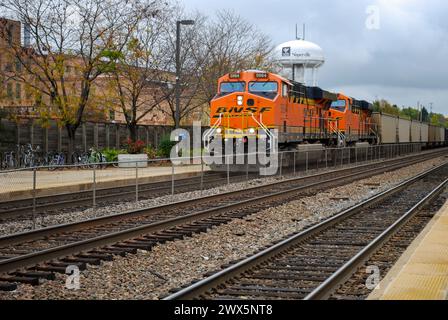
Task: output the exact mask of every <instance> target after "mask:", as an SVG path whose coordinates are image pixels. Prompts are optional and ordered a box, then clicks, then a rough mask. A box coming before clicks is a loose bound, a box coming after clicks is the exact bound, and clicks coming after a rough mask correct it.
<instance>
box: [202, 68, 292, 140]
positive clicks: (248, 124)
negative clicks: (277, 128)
mask: <svg viewBox="0 0 448 320" xmlns="http://www.w3.org/2000/svg"><path fill="white" fill-rule="evenodd" d="M284 86H285V83H284V82H283V81H282V79H281V78H280V77H278V76H275V75H271V74H270V73H267V72H262V71H255V70H254V71H245V72H239V73H230V74H228V75H225V76H224V77H222V78H220V79H219V82H218V93H217V94H216V96H215V97H214V98H213V99H212V101H211V103H210V119H211V121H210V126H211V128H212V130H214V132H215V135H220V136H221V137H222V138H223V139H224V140H229V139H234V141H236V142H244V143H246V142H247V141H248V139H250V138H254V139H260V138H261V139H269V135H270V132H269V131H270V129H272V128H273V124H274V122H275V104H276V103H278V101H279V99H285V100H287V97H284V98H283V95H282V91H283V92H284V91H285V89H284ZM286 92H287V88H286Z"/></svg>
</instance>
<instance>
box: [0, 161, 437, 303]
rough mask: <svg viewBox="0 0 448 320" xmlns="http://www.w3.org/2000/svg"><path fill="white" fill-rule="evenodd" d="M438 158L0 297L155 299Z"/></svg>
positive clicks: (386, 185) (358, 199)
mask: <svg viewBox="0 0 448 320" xmlns="http://www.w3.org/2000/svg"><path fill="white" fill-rule="evenodd" d="M444 160H446V159H444V158H436V159H432V160H429V161H425V162H422V163H419V164H416V165H413V166H411V167H407V168H403V169H400V170H397V171H393V172H388V173H386V174H381V175H378V176H375V177H372V178H369V179H363V180H360V181H357V182H354V183H351V184H348V185H346V186H342V187H338V188H334V189H329V190H327V191H326V192H323V193H320V194H317V195H315V196H312V197H307V198H303V199H300V200H297V201H292V202H289V203H286V204H284V205H282V206H279V207H273V208H267V209H265V210H263V211H261V212H258V213H255V214H252V215H250V216H248V217H246V218H244V219H237V220H233V221H232V222H230V223H228V224H226V225H222V226H219V227H215V228H213V229H212V230H209V232H207V233H203V234H197V235H194V236H193V237H190V238H186V239H184V240H177V241H174V242H168V243H165V244H163V245H157V246H156V247H154V248H153V250H152V251H151V252H146V251H139V252H138V254H136V255H128V256H126V257H116V258H115V260H114V261H112V262H103V263H102V265H101V266H89V267H88V269H87V270H86V271H84V272H82V273H81V278H80V289H79V290H69V289H66V288H65V280H66V276H65V275H57V280H56V281H49V282H45V283H43V284H42V285H40V286H37V287H31V286H28V285H20V286H19V288H18V290H16V291H15V292H9V293H8V292H0V299H158V298H160V297H163V296H165V295H167V294H168V292H169V290H170V289H172V288H177V287H180V286H182V285H185V284H189V283H190V282H191V281H192V280H194V279H198V278H201V277H202V276H203V275H204V274H205V273H207V272H210V271H215V270H217V269H219V268H220V266H221V265H223V264H226V263H229V262H230V261H234V260H238V259H241V258H243V257H245V256H247V255H250V254H253V253H254V252H256V251H258V250H260V249H261V248H262V247H264V246H266V245H269V244H271V243H272V242H274V241H278V240H280V239H283V238H285V237H286V236H287V235H289V234H291V233H296V232H299V231H301V230H303V229H304V228H306V227H307V226H309V225H312V224H315V223H317V222H319V221H321V220H322V219H325V218H327V217H329V216H332V215H334V214H336V213H338V212H340V211H342V210H344V209H346V208H348V207H350V206H352V205H354V204H356V203H359V202H360V201H362V200H365V199H367V198H369V197H371V196H373V195H374V194H377V193H379V192H381V191H384V190H386V189H388V188H390V187H392V186H394V185H397V184H398V183H400V182H402V181H403V180H404V179H407V178H409V177H411V176H414V175H416V174H417V173H419V172H422V171H424V170H427V169H429V168H431V167H433V166H435V165H437V164H440V163H442V162H443V161H444ZM244 186H246V185H245V184H244ZM170 199H171V197H170Z"/></svg>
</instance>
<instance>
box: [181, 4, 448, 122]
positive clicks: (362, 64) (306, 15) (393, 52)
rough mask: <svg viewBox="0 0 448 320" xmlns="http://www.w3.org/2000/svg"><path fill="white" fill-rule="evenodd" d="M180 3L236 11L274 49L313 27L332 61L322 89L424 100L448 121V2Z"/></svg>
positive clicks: (406, 101)
mask: <svg viewBox="0 0 448 320" xmlns="http://www.w3.org/2000/svg"><path fill="white" fill-rule="evenodd" d="M181 2H182V3H183V4H184V6H185V7H186V9H188V10H198V11H200V12H203V13H205V14H207V15H213V14H214V12H215V11H216V10H219V9H233V10H234V11H235V12H236V13H238V14H239V15H241V16H242V17H244V18H245V19H247V20H249V21H250V22H252V23H253V24H255V25H257V26H258V28H259V29H260V30H262V31H263V32H265V33H266V34H268V35H269V36H270V37H271V38H272V40H273V41H274V44H275V45H277V44H280V43H282V42H285V41H289V40H293V39H294V37H295V24H296V23H299V24H300V25H301V24H302V23H306V25H307V31H306V40H309V41H313V42H315V43H317V44H318V45H320V46H321V47H322V48H323V50H324V54H325V56H326V63H325V65H324V66H323V67H322V68H321V70H320V73H319V86H320V87H322V88H325V89H330V90H333V91H338V92H344V93H346V94H348V95H351V96H354V97H356V98H358V99H367V100H374V99H376V98H384V99H387V100H389V101H390V102H392V103H395V104H397V105H399V106H402V105H406V106H416V105H417V101H420V103H421V104H423V105H425V106H427V107H428V109H429V105H430V103H431V102H433V103H434V105H433V106H434V107H433V110H434V111H435V112H440V113H444V114H445V115H448V18H447V14H448V1H446V0H426V1H424V0H313V1H311V0H307V1H304V0H282V1H275V0H220V1H215V0H181ZM369 6H375V8H377V9H378V10H379V11H376V12H379V18H380V19H379V25H378V23H377V20H376V19H375V16H376V15H375V14H369V13H367V11H368V8H369ZM375 10H376V9H375ZM369 12H372V11H369ZM372 17H373V18H372ZM372 19H373V20H372ZM366 21H367V22H369V23H368V25H369V26H370V28H368V27H367V26H366ZM372 27H373V28H372ZM377 27H379V28H377Z"/></svg>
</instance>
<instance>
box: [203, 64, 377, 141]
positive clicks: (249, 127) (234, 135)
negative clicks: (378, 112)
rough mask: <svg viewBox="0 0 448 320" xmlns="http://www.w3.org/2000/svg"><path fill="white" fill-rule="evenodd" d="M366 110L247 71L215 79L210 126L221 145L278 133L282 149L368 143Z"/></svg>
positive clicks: (351, 102) (361, 105)
mask: <svg viewBox="0 0 448 320" xmlns="http://www.w3.org/2000/svg"><path fill="white" fill-rule="evenodd" d="M370 114H371V110H369V104H368V103H367V102H364V101H357V100H354V99H351V98H348V97H345V96H343V95H341V94H339V95H336V94H333V93H330V92H328V91H324V90H322V89H320V88H318V87H306V86H304V85H303V84H301V83H298V82H294V81H291V80H287V79H285V78H283V77H281V76H279V75H276V74H273V73H268V72H263V71H257V70H249V71H244V72H238V73H230V74H227V75H225V76H223V77H221V78H220V79H219V82H218V93H217V95H216V96H215V97H214V98H213V100H212V101H211V106H210V126H211V128H212V130H213V131H214V132H215V133H217V134H219V135H221V136H222V137H223V138H224V139H235V141H236V140H239V141H243V142H246V141H247V140H248V139H249V138H251V137H256V138H260V137H263V136H266V133H268V132H269V131H271V130H272V129H277V130H278V133H279V136H278V140H279V141H278V142H279V145H280V147H281V148H283V149H286V148H291V147H294V146H296V145H298V144H302V143H322V144H326V145H332V144H336V143H338V141H341V140H342V139H343V140H344V143H345V142H348V143H350V142H353V141H361V140H362V139H369V138H371V137H372V135H371V134H372V131H371V130H370V129H371V128H370V124H369V123H370Z"/></svg>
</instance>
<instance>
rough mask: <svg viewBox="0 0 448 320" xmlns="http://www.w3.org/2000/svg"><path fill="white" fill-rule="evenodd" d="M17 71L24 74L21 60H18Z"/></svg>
mask: <svg viewBox="0 0 448 320" xmlns="http://www.w3.org/2000/svg"><path fill="white" fill-rule="evenodd" d="M16 71H17V72H22V62H20V60H19V58H17V59H16Z"/></svg>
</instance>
